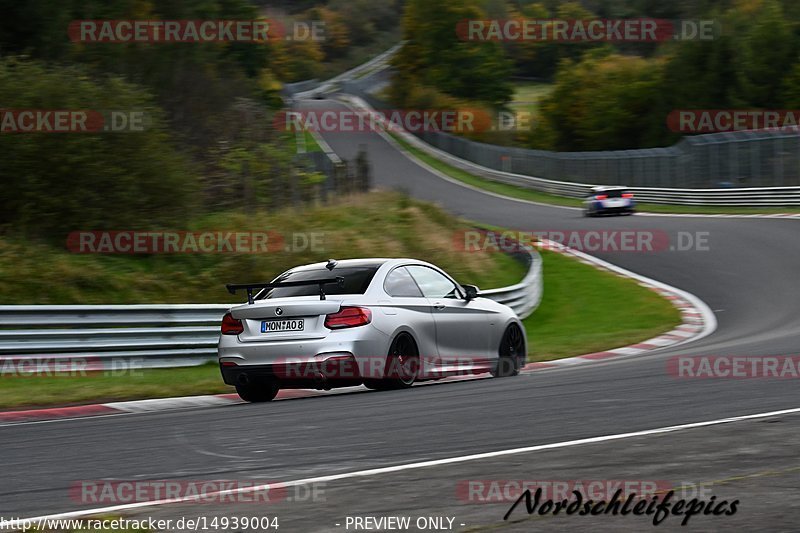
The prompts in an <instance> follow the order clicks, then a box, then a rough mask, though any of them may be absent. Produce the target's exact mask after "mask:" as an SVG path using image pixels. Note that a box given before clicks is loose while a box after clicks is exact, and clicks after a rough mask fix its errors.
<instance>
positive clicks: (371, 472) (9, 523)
mask: <svg viewBox="0 0 800 533" xmlns="http://www.w3.org/2000/svg"><path fill="white" fill-rule="evenodd" d="M797 413H800V407H795V408H791V409H782V410H780V411H770V412H767V413H756V414H752V415H741V416H733V417H729V418H719V419H716V420H707V421H704V422H691V423H688V424H680V425H677V426H666V427H661V428H655V429H645V430H641V431H633V432H630V433H618V434H616V435H603V436H600V437H589V438H586V439H576V440H568V441H563V442H554V443H551V444H538V445H535V446H526V447H523V448H511V449H506V450H497V451H494V452H484V453H476V454H472V455H462V456H457V457H448V458H445V459H433V460H430V461H421V462H417V463H407V464H402V465H395V466H385V467H380V468H371V469H368V470H359V471H356V472H345V473H343V474H333V475H329V476H318V477H310V478H305V479H296V480H292V481H283V482H279V483H273V484H271V485H270V484H264V485H258V486H251V487H242V488H239V489H227V490H220V491H216V492H212V493H207V494H203V495H196V496H184V497H181V498H172V499H164V500H154V501H147V502H137V503H128V504H121V505H112V506H108V507H98V508H96V509H82V510H79V511H68V512H65V513H58V514H51V515H43V516H36V517H31V518H22V519H16V520H4V521H2V522H0V529H3V528H5V529H15V528H16V529H19V528H21V527H22V526H23V525H24V524H28V523H30V522H33V523H34V524H35V523H36V522H37V521H38V522H41V521H44V520H59V519H68V518H80V517H85V516H91V515H96V514H105V513H115V512H119V511H130V510H132V509H141V508H144V507H155V506H160V505H168V504H173V503H186V502H192V501H197V500H199V499H201V498H216V497H221V496H228V495H231V494H246V493H249V492H259V491H266V490H268V489H269V488H270V487H272V488H275V487H276V486H277V487H281V488H283V487H295V486H299V485H308V484H311V483H327V482H331V481H339V480H342V479H352V478H359V477H369V476H377V475H381V474H391V473H393V472H402V471H405V470H416V469H420V468H429V467H435V466H443V465H450V464H455V463H466V462H469V461H479V460H481V459H492V458H495V457H503V456H506V455H516V454H520V453H531V452H539V451H543V450H555V449H560V448H571V447H573V446H581V445H584V444H597V443H601V442H609V441H615V440H621V439H630V438H634V437H646V436H649V435H661V434H665V433H674V432H676V431H683V430H686V429H695V428H702V427H710V426H718V425H721V424H730V423H733V422H742V421H745V420H757V419H761V418H770V417H774V416H781V415H790V414H797Z"/></svg>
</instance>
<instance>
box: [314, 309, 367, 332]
mask: <svg viewBox="0 0 800 533" xmlns="http://www.w3.org/2000/svg"><path fill="white" fill-rule="evenodd" d="M370 322H372V311H370V310H369V309H367V308H366V307H342V308H341V309H339V312H338V313H333V314H330V315H327V316H326V317H325V327H326V328H328V329H342V328H354V327H356V326H364V325H366V324H369V323H370Z"/></svg>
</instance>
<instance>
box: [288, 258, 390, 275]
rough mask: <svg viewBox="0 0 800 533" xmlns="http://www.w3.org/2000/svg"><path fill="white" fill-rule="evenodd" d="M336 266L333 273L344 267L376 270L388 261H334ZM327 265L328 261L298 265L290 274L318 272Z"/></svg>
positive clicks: (376, 259) (373, 259)
mask: <svg viewBox="0 0 800 533" xmlns="http://www.w3.org/2000/svg"><path fill="white" fill-rule="evenodd" d="M335 261H336V266H334V267H333V270H334V271H335V270H336V269H337V268H345V267H373V268H378V267H380V266H381V265H383V264H384V263H385V262H387V261H389V259H380V258H372V259H335ZM327 264H328V261H322V262H320V263H311V264H308V265H299V266H296V267H294V268H292V269H291V271H292V272H296V271H301V270H318V269H320V268H325V267H326V265H327Z"/></svg>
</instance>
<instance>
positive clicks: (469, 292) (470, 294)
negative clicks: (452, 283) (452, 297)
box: [462, 285, 480, 301]
mask: <svg viewBox="0 0 800 533" xmlns="http://www.w3.org/2000/svg"><path fill="white" fill-rule="evenodd" d="M462 287H464V292H465V293H466V297H465V298H464V299H465V300H466V301H470V300H474V299H475V298H477V297H478V291H479V290H480V289H478V287H476V286H475V285H462Z"/></svg>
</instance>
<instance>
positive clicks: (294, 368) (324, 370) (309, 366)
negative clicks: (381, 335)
mask: <svg viewBox="0 0 800 533" xmlns="http://www.w3.org/2000/svg"><path fill="white" fill-rule="evenodd" d="M230 365H231V363H228V364H227V365H224V364H223V363H220V372H221V373H222V380H223V381H224V382H225V383H227V384H228V385H248V384H252V383H258V382H263V381H265V380H275V381H278V382H279V385H280V387H281V388H284V389H291V388H303V389H306V388H316V389H329V388H333V387H347V386H351V385H360V384H361V383H363V378H362V376H361V371H360V369H359V367H358V363H357V362H356V359H355V356H353V355H352V354H331V355H330V356H329V357H320V358H318V360H315V361H306V362H294V363H292V362H285V363H277V364H271V365H246V366H239V365H236V366H230Z"/></svg>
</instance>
